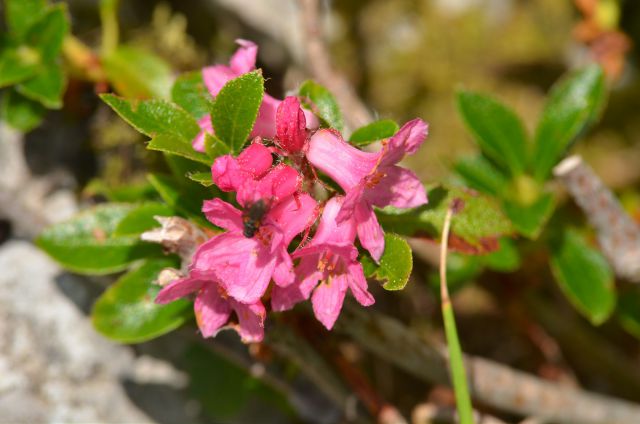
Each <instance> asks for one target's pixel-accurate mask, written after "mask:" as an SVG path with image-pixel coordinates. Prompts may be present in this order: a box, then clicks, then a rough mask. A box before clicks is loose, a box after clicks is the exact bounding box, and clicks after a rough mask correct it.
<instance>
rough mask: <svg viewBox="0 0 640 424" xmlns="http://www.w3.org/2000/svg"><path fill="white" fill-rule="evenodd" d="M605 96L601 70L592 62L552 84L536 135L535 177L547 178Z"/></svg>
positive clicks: (591, 118) (588, 122)
mask: <svg viewBox="0 0 640 424" xmlns="http://www.w3.org/2000/svg"><path fill="white" fill-rule="evenodd" d="M605 98H606V84H605V79H604V74H603V72H602V69H601V68H600V67H599V66H597V65H593V66H590V67H588V68H586V69H583V70H581V71H579V72H577V73H575V74H573V75H571V76H570V77H568V78H565V79H563V80H562V81H560V82H559V83H558V84H556V85H555V86H554V88H553V89H552V90H551V93H550V94H549V98H548V100H547V103H546V105H545V107H544V110H543V112H542V117H541V118H540V122H539V124H538V128H537V131H536V136H535V146H534V155H533V170H534V176H535V177H536V179H537V180H538V181H544V180H546V179H547V178H548V176H549V174H550V172H551V169H552V168H553V167H554V166H555V164H556V163H557V162H558V161H559V160H560V158H561V157H562V155H563V154H564V152H565V151H566V150H567V149H568V148H569V146H570V145H571V144H572V142H573V141H574V140H575V139H576V137H577V136H578V135H579V134H580V133H581V132H582V131H583V130H584V129H585V127H587V126H588V125H589V124H590V123H592V122H593V121H594V120H595V119H596V118H597V117H598V115H599V113H600V111H601V110H602V108H603V106H604V102H605Z"/></svg>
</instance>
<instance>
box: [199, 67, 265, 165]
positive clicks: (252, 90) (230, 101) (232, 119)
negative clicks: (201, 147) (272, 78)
mask: <svg viewBox="0 0 640 424" xmlns="http://www.w3.org/2000/svg"><path fill="white" fill-rule="evenodd" d="M263 95H264V78H262V72H261V71H260V70H257V71H253V72H249V73H248V74H244V75H241V76H239V77H237V78H235V79H232V80H231V81H229V82H228V83H226V84H225V85H224V87H222V89H221V90H220V92H219V93H218V95H217V96H216V101H215V103H214V104H213V108H212V112H211V122H212V124H213V129H214V130H215V133H216V136H217V137H218V138H220V139H221V140H222V141H224V142H225V143H226V144H227V145H228V146H229V147H230V148H231V151H232V152H234V153H239V152H240V150H242V146H244V143H245V142H246V141H247V138H248V137H249V134H250V133H251V129H252V128H253V125H254V123H255V121H256V118H257V116H258V109H259V108H260V104H261V103H262V97H263Z"/></svg>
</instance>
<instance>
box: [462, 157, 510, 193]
mask: <svg viewBox="0 0 640 424" xmlns="http://www.w3.org/2000/svg"><path fill="white" fill-rule="evenodd" d="M454 169H455V170H456V172H457V173H458V174H460V176H461V177H462V178H463V179H464V181H465V182H466V183H467V184H468V185H469V186H470V187H471V188H473V189H476V190H478V191H481V192H483V193H487V194H492V195H494V196H497V197H501V196H502V194H503V193H504V192H505V190H506V189H507V186H508V183H509V181H508V180H507V178H506V177H505V176H504V174H502V173H501V172H500V171H499V170H498V169H496V168H495V166H494V165H493V164H492V163H491V162H489V161H488V160H487V159H485V158H484V156H481V155H478V156H474V157H466V158H462V159H460V160H459V161H458V162H457V163H456V164H455V166H454Z"/></svg>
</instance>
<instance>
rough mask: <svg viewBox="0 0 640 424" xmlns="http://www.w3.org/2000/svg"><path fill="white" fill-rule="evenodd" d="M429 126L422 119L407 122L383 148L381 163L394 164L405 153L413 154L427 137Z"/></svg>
mask: <svg viewBox="0 0 640 424" xmlns="http://www.w3.org/2000/svg"><path fill="white" fill-rule="evenodd" d="M428 132H429V126H428V125H427V123H426V122H424V121H423V120H422V119H419V118H416V119H414V120H412V121H409V122H407V123H406V124H404V125H403V126H402V128H400V130H398V132H397V133H396V134H395V135H394V136H393V137H391V138H390V139H389V141H388V142H387V144H386V145H385V147H384V149H383V152H384V153H383V155H382V160H381V162H380V164H381V165H393V164H394V163H398V162H400V160H402V158H403V157H404V156H405V155H412V154H414V153H415V152H416V150H418V147H420V145H421V144H422V142H423V141H424V140H425V139H426V138H427V134H428Z"/></svg>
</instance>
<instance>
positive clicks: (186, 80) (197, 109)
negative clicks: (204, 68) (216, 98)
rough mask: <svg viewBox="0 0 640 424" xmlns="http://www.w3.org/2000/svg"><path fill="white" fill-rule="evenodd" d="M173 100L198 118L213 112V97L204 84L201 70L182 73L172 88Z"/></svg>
mask: <svg viewBox="0 0 640 424" xmlns="http://www.w3.org/2000/svg"><path fill="white" fill-rule="evenodd" d="M171 100H173V101H174V102H175V103H176V104H178V105H180V106H181V107H182V108H183V109H184V110H186V111H187V112H189V113H190V114H191V115H193V116H195V117H196V118H197V119H200V118H202V117H203V116H206V115H208V114H210V113H211V108H212V106H213V97H211V94H209V90H207V87H206V86H205V85H204V81H203V80H202V72H201V71H193V72H187V73H185V74H182V75H180V76H179V77H178V78H177V79H176V82H175V83H174V84H173V88H172V89H171Z"/></svg>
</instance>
